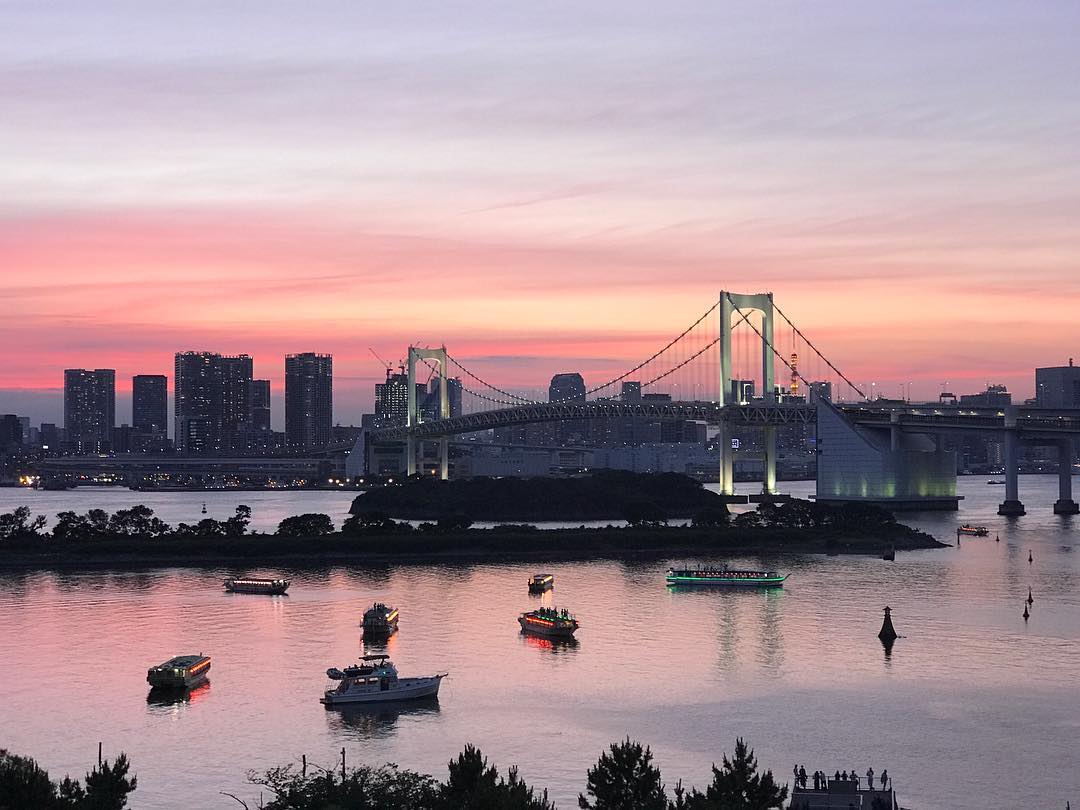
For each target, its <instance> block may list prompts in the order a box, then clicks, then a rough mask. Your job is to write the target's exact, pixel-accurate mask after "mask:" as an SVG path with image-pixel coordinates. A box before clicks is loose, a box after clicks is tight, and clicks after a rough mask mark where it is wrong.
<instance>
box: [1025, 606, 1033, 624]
mask: <svg viewBox="0 0 1080 810" xmlns="http://www.w3.org/2000/svg"><path fill="white" fill-rule="evenodd" d="M1030 616H1031V614H1030V613H1028V606H1027V605H1026V604H1025V605H1024V621H1025V622H1026V621H1027V620H1028V618H1029V617H1030Z"/></svg>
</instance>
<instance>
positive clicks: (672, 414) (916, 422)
mask: <svg viewBox="0 0 1080 810" xmlns="http://www.w3.org/2000/svg"><path fill="white" fill-rule="evenodd" d="M837 407H838V408H839V409H840V410H841V411H843V413H844V414H845V415H847V417H848V418H849V419H850V420H851V421H853V422H854V423H855V424H858V425H861V426H865V427H878V428H894V427H896V428H899V429H901V430H905V431H907V432H911V433H918V432H926V433H970V432H972V431H987V430H989V431H998V432H1004V431H1006V430H1016V431H1018V432H1019V434H1020V437H1021V438H1022V439H1059V438H1062V437H1065V436H1069V435H1074V436H1080V410H1077V409H1072V410H1049V409H1045V408H1035V407H1024V406H1015V407H1011V408H1010V409H1009V411H1010V413H1009V414H1007V412H1006V411H1005V410H1003V409H998V408H955V407H942V408H939V407H935V406H932V405H873V404H851V405H845V404H841V405H838V406H837ZM816 412H817V409H816V406H815V405H812V404H806V403H802V402H794V403H788V402H780V403H767V402H764V401H759V402H752V403H750V404H747V405H728V406H721V405H718V404H717V403H715V402H692V401H689V402H647V401H644V402H625V403H624V402H619V401H617V400H592V401H588V402H542V403H536V404H531V405H519V406H515V407H512V408H500V409H497V410H490V411H481V412H479V413H472V414H466V415H464V416H454V417H451V418H449V419H435V420H432V421H430V422H421V423H420V424H418V425H415V426H413V427H411V428H410V427H405V426H398V427H386V428H375V429H373V430H370V431H368V439H369V441H372V442H390V441H404V440H406V439H407V438H408V437H409V435H410V434H411V435H412V437H413V438H414V439H421V440H423V439H436V438H441V437H443V436H454V435H458V434H461V433H472V432H475V431H478V430H491V429H492V428H498V427H513V426H515V425H526V424H535V423H537V422H563V421H568V420H580V419H637V420H641V421H646V422H666V421H686V420H690V421H701V422H707V423H709V424H719V423H720V422H727V423H728V424H729V425H762V426H765V425H773V426H776V425H789V424H800V423H801V424H807V423H812V422H813V421H814V419H815V416H816ZM1012 412H1015V417H1014V418H1008V417H1010V416H1012Z"/></svg>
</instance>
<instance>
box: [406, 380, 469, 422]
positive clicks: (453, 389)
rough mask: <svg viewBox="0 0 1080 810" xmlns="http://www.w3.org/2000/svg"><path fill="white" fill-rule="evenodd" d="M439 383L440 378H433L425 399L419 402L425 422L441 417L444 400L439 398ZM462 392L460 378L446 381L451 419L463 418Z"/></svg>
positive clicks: (425, 393)
mask: <svg viewBox="0 0 1080 810" xmlns="http://www.w3.org/2000/svg"><path fill="white" fill-rule="evenodd" d="M439 382H440V380H439V377H432V378H431V382H429V383H428V387H427V390H426V391H425V392H424V396H423V399H418V400H417V402H419V403H420V411H421V413H422V414H423V416H424V421H425V422H430V421H431V420H433V419H439V418H440V417H441V414H442V400H441V399H440V397H439V388H440V385H439ZM461 390H462V389H461V379H460V378H459V377H450V378H449V379H448V380H447V381H446V399H447V401H448V402H449V406H448V407H449V414H450V417H451V418H453V417H455V416H461Z"/></svg>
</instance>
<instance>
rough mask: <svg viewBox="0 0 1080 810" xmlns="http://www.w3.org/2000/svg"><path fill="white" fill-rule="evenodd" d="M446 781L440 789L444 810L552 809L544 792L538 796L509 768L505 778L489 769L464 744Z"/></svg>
mask: <svg viewBox="0 0 1080 810" xmlns="http://www.w3.org/2000/svg"><path fill="white" fill-rule="evenodd" d="M449 768H450V778H449V779H448V780H447V783H446V784H445V785H444V786H443V789H442V799H443V806H444V807H445V808H446V810H473V808H475V810H481V808H482V809H483V810H555V805H553V804H551V803H549V802H548V798H547V791H546V790H545V791H544V793H543V795H542V796H540V797H537V796H536V792H535V791H534V790H533V788H531V787H529V786H528V785H527V784H525V782H523V781H522V780H521V778H520V777H519V776H518V772H517V768H510V771H509V773H508V774H507V778H506V779H502V778H500V777H499V772H498V770H497V769H496V768H495V767H494V766H489V765H488V762H487V759H486V758H485V757H484V755H483V754H482V753H480V749H479V748H476V747H475V746H472V745H466V746H465V750H464V751H462V752H461V753H460V754H458V756H457V758H456V759H453V760H451V761H450V765H449Z"/></svg>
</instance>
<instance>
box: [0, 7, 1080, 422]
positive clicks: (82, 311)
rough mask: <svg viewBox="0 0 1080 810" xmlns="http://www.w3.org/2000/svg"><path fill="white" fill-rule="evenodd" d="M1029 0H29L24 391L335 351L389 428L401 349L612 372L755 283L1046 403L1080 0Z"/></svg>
mask: <svg viewBox="0 0 1080 810" xmlns="http://www.w3.org/2000/svg"><path fill="white" fill-rule="evenodd" d="M991 5H993V6H994V8H995V10H996V13H994V14H986V13H985V10H986V9H987V6H985V5H980V6H977V7H976V6H972V5H965V4H955V5H953V4H950V6H948V7H941V6H938V5H933V4H927V5H924V6H919V7H918V9H919V10H918V13H912V11H911V6H910V5H907V4H905V5H904V6H899V5H890V4H874V6H873V7H872V8H870V7H866V8H852V7H851V6H849V5H846V4H845V5H840V4H822V5H818V6H815V8H814V9H813V10H812V11H811V10H809V9H793V8H786V7H785V8H783V9H778V8H771V7H762V6H758V5H755V6H754V7H753V8H752V10H751V9H750V7H741V6H729V7H726V8H724V9H721V8H717V7H714V6H713V5H711V4H710V5H708V6H698V7H695V6H688V7H686V8H685V9H684V10H683V13H682V14H679V15H671V14H666V13H660V12H655V11H652V10H650V9H649V8H648V7H647V6H645V5H634V4H619V6H618V13H615V9H614V7H612V6H607V7H604V6H597V7H594V8H590V9H580V8H575V9H574V10H573V13H572V14H564V13H560V12H559V11H557V10H554V9H541V8H529V9H511V8H504V7H499V6H482V5H470V6H467V7H463V9H462V11H461V12H460V13H455V14H454V15H453V16H454V19H453V20H451V19H449V18H448V17H447V16H446V15H445V14H444V13H443V12H440V11H436V10H432V11H431V12H430V13H429V14H427V15H401V14H398V13H395V12H392V11H390V10H387V9H380V8H378V7H374V8H363V9H360V8H355V9H342V8H340V7H335V8H334V10H333V11H332V12H331V11H329V10H328V7H326V6H322V7H320V6H314V7H311V8H305V9H304V10H303V11H302V12H301V11H289V10H288V9H278V11H277V13H275V14H272V15H254V14H250V13H246V12H245V11H243V10H242V9H240V8H238V7H237V8H233V9H222V10H221V11H220V13H219V14H217V15H216V23H217V24H216V26H215V30H214V31H213V32H212V33H208V32H207V31H205V29H204V26H202V24H201V16H200V14H199V12H198V11H196V10H193V9H184V8H164V7H154V6H151V5H147V6H144V7H141V8H131V7H128V6H121V5H113V6H108V5H96V6H95V8H94V9H93V11H92V12H88V11H87V10H85V9H83V8H81V7H80V6H79V5H78V4H67V5H64V4H58V5H56V6H55V7H52V8H50V9H46V10H35V11H34V12H33V13H26V12H25V11H20V9H19V8H18V7H10V6H9V7H7V8H5V9H4V10H2V11H0V22H2V23H3V28H4V29H5V30H6V31H8V32H10V33H11V36H10V37H9V38H8V39H9V43H8V47H6V48H5V49H4V53H3V55H2V56H0V77H2V78H3V79H4V81H3V82H2V86H3V87H4V90H3V91H2V92H3V99H4V102H5V108H6V109H8V110H9V111H10V113H11V114H12V115H13V116H14V117H15V118H17V119H18V120H26V121H29V122H32V123H33V124H34V125H33V126H31V127H23V128H11V129H10V130H8V131H7V132H5V134H4V136H3V137H4V144H5V147H6V153H7V154H8V155H9V160H7V161H5V165H4V166H3V167H0V185H2V187H4V188H5V191H6V192H7V193H6V194H5V195H4V196H5V198H6V199H7V200H9V202H8V203H6V204H4V205H3V209H2V213H0V265H2V266H3V267H4V268H5V282H4V285H3V289H2V290H0V301H2V302H3V305H4V306H6V307H7V308H8V309H9V310H10V311H13V312H15V313H16V317H14V318H8V319H5V321H4V323H3V324H0V338H2V340H0V346H2V347H3V348H2V349H0V368H3V369H4V371H3V374H2V377H0V410H4V411H12V412H18V413H26V414H30V415H31V416H33V417H34V419H35V420H44V421H58V420H59V406H57V405H56V404H55V401H56V396H57V394H58V392H59V390H60V380H61V375H62V371H63V369H64V368H66V367H83V368H98V367H104V366H107V367H110V368H116V370H117V374H118V375H119V380H118V398H119V400H120V403H119V404H118V408H121V409H124V407H125V406H124V404H123V403H124V402H126V401H127V397H129V396H130V392H129V390H128V388H127V386H128V385H129V384H130V377H131V375H133V374H137V373H148V374H155V373H167V372H168V370H169V358H170V357H171V355H172V353H173V352H175V351H178V350H181V349H184V348H187V347H190V348H196V349H197V348H200V347H210V348H212V349H213V350H214V351H218V352H222V353H224V354H235V353H240V352H247V353H249V354H251V355H252V356H253V357H254V358H255V359H256V376H259V377H263V378H269V379H270V380H271V383H272V386H273V389H274V391H275V392H278V391H281V390H283V371H282V369H281V368H280V365H279V363H278V362H277V359H278V358H279V357H282V356H284V355H285V354H287V353H289V352H292V351H295V350H296V349H297V347H300V348H301V349H303V348H304V347H308V346H312V344H318V345H317V346H316V347H315V348H316V349H317V350H319V351H325V352H329V353H332V354H334V356H335V358H336V359H337V360H336V362H337V366H338V368H337V374H336V375H335V376H336V387H335V405H336V409H337V411H338V413H339V414H340V418H341V421H342V422H354V421H357V420H358V419H359V416H360V414H361V413H363V412H368V411H370V410H371V408H372V403H371V393H370V391H371V388H372V385H373V384H374V383H375V382H377V381H378V380H379V379H380V378H381V375H382V370H381V369H380V368H379V366H378V364H377V363H376V362H375V361H374V360H373V359H372V358H371V356H370V354H369V353H368V350H367V349H368V346H374V347H375V349H376V350H377V351H378V352H379V353H380V354H382V355H383V356H385V357H387V358H388V359H389V360H391V361H396V360H397V358H399V357H401V356H402V355H403V353H404V350H405V347H406V346H407V345H409V344H410V343H413V342H420V343H422V344H423V343H427V344H430V345H439V344H442V343H445V344H446V345H447V346H448V347H450V348H451V350H452V351H453V352H454V353H455V354H456V355H457V356H459V357H461V358H462V359H467V360H469V361H471V364H472V365H474V366H475V367H476V368H478V369H479V370H481V371H484V372H486V373H488V374H489V375H490V376H491V377H492V378H495V379H499V380H500V381H502V382H504V383H505V384H507V385H510V386H513V387H515V388H517V389H538V388H542V387H543V385H544V381H546V380H547V379H549V378H550V377H551V376H552V375H553V374H555V373H559V372H569V371H579V372H580V373H582V375H583V376H584V377H585V379H586V380H587V381H589V380H592V379H608V378H610V377H611V376H613V374H612V372H618V371H621V370H623V369H625V368H628V367H630V366H632V365H633V364H634V363H636V362H638V361H639V360H640V359H642V358H644V357H647V356H648V355H649V354H650V353H651V352H652V351H654V350H655V349H656V348H657V347H658V346H660V345H663V343H665V342H666V341H667V340H669V339H670V338H671V337H672V336H673V335H675V334H677V333H678V332H679V331H680V330H681V329H682V328H684V327H685V325H686V323H687V322H688V320H690V319H692V318H693V317H696V315H697V314H698V313H699V312H700V310H701V306H700V304H701V302H703V301H707V300H711V299H713V298H714V297H715V295H716V293H717V291H718V290H719V289H721V288H723V289H736V290H747V291H757V290H764V289H771V290H773V291H775V292H776V293H777V295H778V296H779V297H780V299H781V300H783V301H785V302H786V303H787V306H788V309H789V311H790V313H791V315H792V316H793V318H794V319H795V320H796V321H798V322H799V323H800V324H802V325H803V326H804V327H805V328H806V330H807V333H808V334H810V335H811V336H812V337H813V338H814V339H815V341H816V342H817V343H819V344H820V345H821V346H822V348H823V350H824V351H825V353H826V354H828V355H829V356H830V357H834V358H835V359H836V361H837V363H838V365H839V366H840V367H842V368H843V369H844V370H845V372H846V373H848V374H849V375H850V376H852V377H853V378H854V379H856V380H859V381H860V382H870V381H877V383H878V386H877V387H878V388H879V390H883V391H885V392H893V391H896V390H898V386H899V385H900V384H902V383H904V384H906V383H908V382H911V383H913V386H912V390H913V391H914V393H915V395H916V396H917V397H918V398H928V397H930V396H932V395H934V394H935V393H936V392H937V391H939V390H940V387H941V382H942V381H945V380H949V381H950V383H951V387H953V388H954V389H956V390H958V391H975V390H979V389H981V388H982V387H983V386H984V384H985V383H987V382H1001V383H1005V384H1006V385H1008V386H1009V388H1010V390H1012V391H1014V392H1015V394H1016V396H1017V398H1019V399H1023V398H1026V397H1028V396H1031V395H1032V394H1033V393H1034V392H1033V381H1032V376H1031V369H1033V368H1034V367H1036V366H1053V365H1063V364H1064V363H1066V361H1067V358H1068V356H1069V355H1070V354H1072V353H1073V349H1072V347H1071V346H1070V342H1071V341H1074V340H1075V338H1076V337H1077V328H1076V326H1075V322H1074V320H1073V316H1072V309H1073V308H1074V307H1073V301H1074V300H1075V299H1076V294H1077V292H1080V288H1078V286H1077V284H1078V282H1077V280H1076V279H1077V274H1076V266H1077V262H1078V260H1080V236H1078V235H1077V233H1076V229H1075V227H1074V224H1073V223H1074V222H1075V219H1076V214H1077V212H1078V209H1080V199H1078V197H1077V195H1076V192H1075V188H1076V187H1077V182H1076V181H1077V179H1078V177H1077V175H1078V173H1080V168H1077V167H1080V160H1077V158H1078V157H1080V154H1078V150H1080V139H1077V138H1076V137H1075V133H1076V131H1077V128H1078V126H1080V113H1078V105H1076V104H1075V103H1073V102H1074V101H1075V91H1074V90H1073V89H1072V87H1071V83H1070V82H1069V81H1068V78H1069V77H1071V76H1072V75H1074V74H1075V72H1076V68H1077V67H1080V56H1078V55H1077V54H1076V52H1075V48H1074V47H1073V43H1072V38H1071V30H1073V28H1074V27H1075V26H1074V25H1073V24H1069V23H1068V22H1067V21H1068V19H1074V23H1075V22H1076V21H1077V19H1076V18H1077V15H1078V14H1080V11H1078V10H1077V9H1076V8H1075V7H1073V6H1071V5H1069V4H1063V3H1060V4H1049V5H1048V6H1047V7H1046V8H1043V7H1039V8H1034V7H1025V8H1019V7H1015V6H1009V5H1001V4H991ZM87 31H94V32H97V34H98V35H95V36H86V32H87ZM451 31H452V32H453V35H452V36H451V35H450V32H451ZM116 32H121V33H116ZM823 53H828V54H829V58H828V59H824V58H822V56H821V54H823ZM718 54H720V55H722V58H718ZM511 55H512V56H513V58H512V59H511V58H508V57H509V56H511ZM211 88H212V89H211ZM403 99H407V103H404V102H403V101H402V100H403ZM10 201H18V202H17V204H16V203H14V202H10ZM868 301H870V302H873V304H872V305H870V306H868V305H867V302H868ZM313 337H317V339H316V340H313V339H312V338H313ZM259 358H264V359H263V360H261V361H260V359H259ZM275 399H276V397H275ZM280 420H281V416H280V414H279V413H277V412H275V418H274V422H275V424H280V423H281V421H280Z"/></svg>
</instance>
